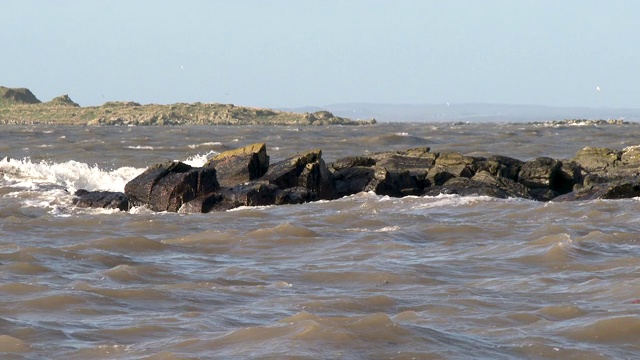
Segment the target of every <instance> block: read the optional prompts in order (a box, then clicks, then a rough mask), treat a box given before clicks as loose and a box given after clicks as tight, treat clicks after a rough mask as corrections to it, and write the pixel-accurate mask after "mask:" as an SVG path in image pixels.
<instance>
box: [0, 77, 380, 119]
mask: <svg viewBox="0 0 640 360" xmlns="http://www.w3.org/2000/svg"><path fill="white" fill-rule="evenodd" d="M0 124H60V125H367V124H375V120H373V119H372V120H370V121H356V120H351V119H347V118H343V117H338V116H334V115H333V114H332V113H330V112H328V111H316V112H314V113H303V114H301V113H293V112H286V111H278V110H271V109H260V108H252V107H245V106H234V105H233V104H218V103H200V102H196V103H189V104H187V103H177V104H170V105H158V104H146V105H141V104H138V103H135V102H120V101H118V102H107V103H104V104H103V105H101V106H86V107H81V106H79V105H78V104H77V103H75V102H73V100H71V99H70V98H69V97H68V96H67V95H62V96H59V97H56V98H54V99H53V100H51V101H49V102H44V103H43V102H41V101H40V100H38V99H37V98H36V97H35V96H34V95H33V93H32V92H31V91H30V90H29V89H26V88H7V87H4V86H0Z"/></svg>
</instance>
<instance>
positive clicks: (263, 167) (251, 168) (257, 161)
mask: <svg viewBox="0 0 640 360" xmlns="http://www.w3.org/2000/svg"><path fill="white" fill-rule="evenodd" d="M236 157H239V158H249V159H251V163H250V164H248V166H247V170H246V171H247V172H248V173H249V175H248V176H247V177H248V178H250V180H253V179H257V178H259V177H260V176H262V175H264V174H265V173H266V172H267V170H269V155H267V145H266V144H265V143H255V144H250V145H247V146H244V147H241V148H238V149H232V150H228V151H224V152H221V153H220V154H218V155H216V156H215V157H214V158H213V159H211V160H209V161H208V162H207V163H206V164H205V165H204V166H205V167H216V164H217V163H220V162H222V161H224V160H225V159H227V158H236ZM216 170H218V179H219V180H220V179H221V178H222V176H221V174H220V170H219V169H218V168H216Z"/></svg>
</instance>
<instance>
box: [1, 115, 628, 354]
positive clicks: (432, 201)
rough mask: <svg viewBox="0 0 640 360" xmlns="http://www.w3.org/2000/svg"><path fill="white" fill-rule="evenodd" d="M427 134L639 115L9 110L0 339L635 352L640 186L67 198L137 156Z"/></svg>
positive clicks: (478, 134)
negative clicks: (315, 118) (517, 192)
mask: <svg viewBox="0 0 640 360" xmlns="http://www.w3.org/2000/svg"><path fill="white" fill-rule="evenodd" d="M254 142H266V143H267V151H268V153H269V155H270V156H271V160H272V162H275V161H278V160H281V159H284V158H286V157H288V156H290V155H293V154H294V153H295V152H297V151H302V150H308V149H314V148H320V149H322V150H323V158H324V159H325V160H326V161H328V162H331V161H332V160H335V159H337V158H339V157H342V156H346V155H360V154H366V153H367V152H376V151H386V150H394V149H409V148H413V147H418V146H430V147H431V148H432V151H439V152H442V151H460V152H463V153H467V154H472V155H478V156H482V155H486V154H489V153H492V154H501V155H507V156H511V157H516V158H519V159H522V160H528V159H531V158H534V157H537V156H551V157H554V158H560V159H562V158H570V157H572V156H573V155H574V154H575V152H576V151H577V150H579V149H581V148H583V147H585V146H604V147H610V148H616V149H622V148H624V147H626V146H630V145H638V144H640V125H635V124H632V125H622V126H555V127H552V126H540V125H525V124H496V123H482V124H457V125H451V124H432V123H421V124H379V125H376V126H367V127H300V128H293V127H55V126H4V127H2V128H0V159H1V161H0V358H3V359H48V358H52V359H141V358H147V359H205V358H216V359H217V358H220V359H253V358H259V359H263V358H266V359H285V358H290V359H553V358H558V359H571V358H575V359H611V358H621V359H635V358H637V357H638V354H640V342H639V341H638V339H640V273H639V271H640V242H639V239H640V225H639V221H638V220H639V219H640V215H638V214H640V201H639V199H627V200H597V201H578V202H569V203H554V202H550V203H541V202H535V201H528V200H521V199H507V200H502V199H491V198H486V197H459V196H437V197H406V198H402V199H396V198H389V197H384V196H378V195H375V194H372V193H360V194H356V195H354V196H350V197H345V198H342V199H338V200H335V201H330V202H327V201H323V202H316V203H308V204H303V205H291V206H278V207H255V208H240V209H236V210H233V211H228V212H221V213H211V214H191V215H184V214H173V213H152V212H150V211H149V210H146V209H144V208H135V209H133V210H132V211H130V212H116V211H104V210H102V211H99V210H87V209H77V208H74V207H73V206H72V205H71V198H72V196H71V195H70V194H71V193H73V191H74V190H76V189H79V188H86V189H89V190H97V189H103V190H114V191H122V190H123V188H124V184H125V183H126V182H127V181H128V180H130V179H131V178H133V177H135V176H136V175H137V174H138V173H140V172H142V171H143V170H144V169H145V168H146V167H147V166H149V165H152V164H154V163H158V162H163V161H166V160H182V161H187V162H189V163H191V164H194V165H198V164H202V163H203V162H204V161H205V159H206V158H207V157H211V156H213V155H215V154H216V153H218V152H220V151H224V150H227V149H231V148H234V147H239V146H243V145H247V144H250V143H254Z"/></svg>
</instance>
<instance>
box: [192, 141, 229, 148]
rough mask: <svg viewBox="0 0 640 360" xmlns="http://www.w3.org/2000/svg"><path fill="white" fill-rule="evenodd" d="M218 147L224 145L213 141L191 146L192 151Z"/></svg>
mask: <svg viewBox="0 0 640 360" xmlns="http://www.w3.org/2000/svg"><path fill="white" fill-rule="evenodd" d="M216 145H222V143H221V142H218V141H211V142H205V143H200V144H191V145H189V148H190V149H197V148H199V147H209V146H216Z"/></svg>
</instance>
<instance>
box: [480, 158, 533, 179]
mask: <svg viewBox="0 0 640 360" xmlns="http://www.w3.org/2000/svg"><path fill="white" fill-rule="evenodd" d="M523 164H524V161H522V160H518V159H514V158H510V157H508V156H502V155H492V156H489V157H487V158H486V159H485V160H484V161H479V162H478V169H477V171H486V172H488V173H490V174H491V175H494V176H498V177H503V178H507V179H511V180H513V181H518V173H520V169H521V168H522V165H523Z"/></svg>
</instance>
